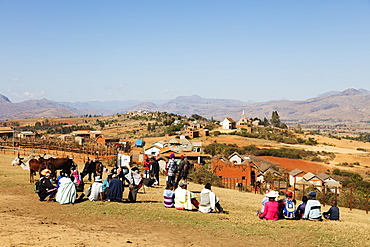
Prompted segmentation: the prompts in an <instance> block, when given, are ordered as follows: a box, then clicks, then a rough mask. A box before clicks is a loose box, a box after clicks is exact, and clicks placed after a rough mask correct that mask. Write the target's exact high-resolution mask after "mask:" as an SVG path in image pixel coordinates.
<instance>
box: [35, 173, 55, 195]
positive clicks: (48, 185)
mask: <svg viewBox="0 0 370 247" xmlns="http://www.w3.org/2000/svg"><path fill="white" fill-rule="evenodd" d="M50 179H51V174H50V173H46V174H45V176H43V177H41V178H40V182H41V185H40V189H39V192H38V195H39V198H40V201H45V199H46V197H49V201H51V200H52V199H53V198H54V195H55V193H57V188H56V187H54V185H53V184H52V182H51V181H50Z"/></svg>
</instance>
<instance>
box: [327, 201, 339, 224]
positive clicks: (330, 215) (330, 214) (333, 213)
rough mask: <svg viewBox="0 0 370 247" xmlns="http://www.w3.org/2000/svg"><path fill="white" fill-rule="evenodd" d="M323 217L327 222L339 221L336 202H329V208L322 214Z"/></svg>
mask: <svg viewBox="0 0 370 247" xmlns="http://www.w3.org/2000/svg"><path fill="white" fill-rule="evenodd" d="M323 215H324V217H325V219H327V220H339V208H338V207H337V201H336V200H333V201H332V202H331V208H330V209H329V211H327V212H324V213H323Z"/></svg>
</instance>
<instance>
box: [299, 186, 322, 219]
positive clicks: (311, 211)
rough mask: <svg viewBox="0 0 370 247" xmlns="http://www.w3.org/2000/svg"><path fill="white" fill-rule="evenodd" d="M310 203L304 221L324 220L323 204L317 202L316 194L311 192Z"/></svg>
mask: <svg viewBox="0 0 370 247" xmlns="http://www.w3.org/2000/svg"><path fill="white" fill-rule="evenodd" d="M307 196H308V201H307V204H306V208H305V211H304V215H303V217H302V219H304V220H322V218H321V203H320V202H319V201H318V200H316V192H315V191H310V192H309V193H308V194H307Z"/></svg>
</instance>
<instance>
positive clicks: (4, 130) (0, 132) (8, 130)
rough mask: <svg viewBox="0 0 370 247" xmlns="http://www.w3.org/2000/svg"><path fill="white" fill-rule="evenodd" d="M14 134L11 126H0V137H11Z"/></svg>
mask: <svg viewBox="0 0 370 247" xmlns="http://www.w3.org/2000/svg"><path fill="white" fill-rule="evenodd" d="M13 135H14V130H13V128H12V127H0V137H1V138H4V139H6V138H11V137H13Z"/></svg>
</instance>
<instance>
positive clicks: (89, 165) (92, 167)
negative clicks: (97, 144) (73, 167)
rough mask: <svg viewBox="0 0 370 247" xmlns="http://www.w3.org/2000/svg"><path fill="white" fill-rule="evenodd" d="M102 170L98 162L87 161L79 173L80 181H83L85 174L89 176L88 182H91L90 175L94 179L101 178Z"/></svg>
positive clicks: (101, 165) (102, 167)
mask: <svg viewBox="0 0 370 247" xmlns="http://www.w3.org/2000/svg"><path fill="white" fill-rule="evenodd" d="M103 169H104V166H103V164H102V163H101V162H100V161H98V160H95V159H94V160H93V161H90V160H87V162H86V163H85V167H84V169H83V171H82V172H81V179H83V178H84V177H85V176H86V175H87V174H89V178H88V180H89V181H91V174H93V177H94V179H95V177H96V176H100V177H102V175H103Z"/></svg>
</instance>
